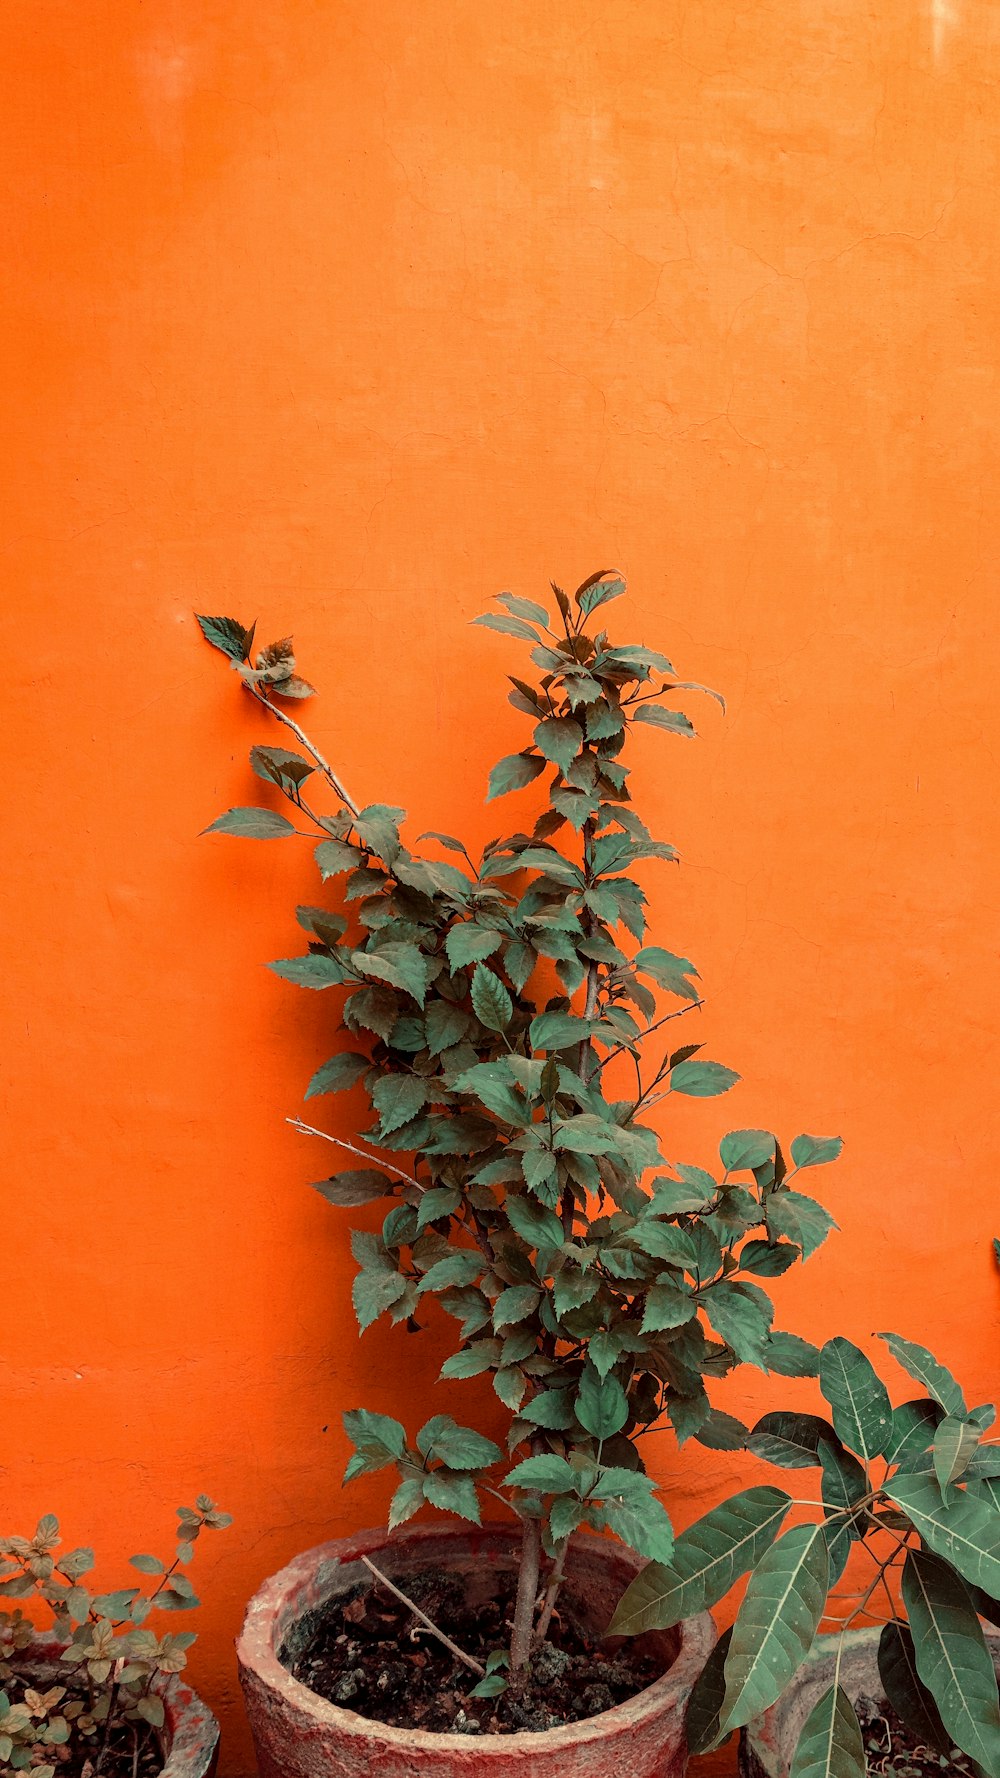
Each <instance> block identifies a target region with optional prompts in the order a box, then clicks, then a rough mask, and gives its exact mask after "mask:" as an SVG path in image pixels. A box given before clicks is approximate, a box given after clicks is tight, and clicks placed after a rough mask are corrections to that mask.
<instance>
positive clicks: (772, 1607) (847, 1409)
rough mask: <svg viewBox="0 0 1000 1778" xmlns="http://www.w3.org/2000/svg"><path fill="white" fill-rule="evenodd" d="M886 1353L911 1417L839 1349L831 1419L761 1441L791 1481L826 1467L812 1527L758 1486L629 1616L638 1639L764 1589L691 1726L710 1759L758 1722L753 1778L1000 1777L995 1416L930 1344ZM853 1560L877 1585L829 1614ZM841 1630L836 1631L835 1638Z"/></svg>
mask: <svg viewBox="0 0 1000 1778" xmlns="http://www.w3.org/2000/svg"><path fill="white" fill-rule="evenodd" d="M881 1338H882V1339H884V1340H885V1341H886V1344H887V1345H888V1347H889V1350H890V1351H891V1352H892V1354H893V1356H894V1358H896V1359H897V1360H898V1362H899V1363H900V1364H901V1365H902V1367H903V1369H904V1370H905V1371H906V1372H907V1373H908V1375H909V1376H910V1377H911V1378H912V1379H913V1380H914V1381H915V1382H917V1383H919V1384H920V1386H921V1389H922V1391H923V1393H922V1394H920V1395H918V1396H916V1397H915V1398H913V1399H911V1400H908V1401H905V1402H903V1403H902V1404H901V1405H899V1406H896V1407H893V1406H892V1404H891V1401H890V1398H889V1394H888V1391H887V1389H886V1387H885V1384H884V1383H883V1382H882V1380H881V1378H880V1377H879V1375H878V1373H877V1372H876V1370H875V1368H874V1366H873V1365H872V1363H871V1361H870V1360H869V1359H868V1358H867V1356H866V1355H865V1353H864V1352H862V1351H861V1350H860V1348H859V1347H857V1346H855V1345H852V1343H851V1342H850V1341H849V1340H845V1339H833V1340H830V1341H828V1342H827V1344H826V1345H825V1346H824V1347H823V1349H822V1351H821V1354H820V1366H819V1380H820V1387H821V1389H822V1391H823V1394H824V1396H825V1398H826V1400H827V1402H828V1403H829V1407H830V1418H829V1419H826V1418H823V1417H822V1416H820V1415H814V1414H800V1413H792V1412H778V1413H770V1414H766V1415H765V1416H764V1418H763V1419H762V1420H760V1421H758V1423H757V1425H756V1426H755V1427H754V1428H753V1431H752V1433H751V1434H750V1437H749V1438H748V1440H747V1448H748V1450H750V1451H752V1452H754V1453H755V1454H756V1455H757V1456H759V1457H764V1458H766V1459H768V1460H769V1461H770V1462H772V1463H776V1464H778V1465H780V1466H781V1467H782V1468H784V1469H794V1470H801V1469H809V1468H816V1469H818V1470H819V1472H820V1499H819V1500H818V1501H817V1502H816V1512H815V1514H814V1515H813V1516H812V1518H808V1519H807V1518H803V1517H802V1515H801V1514H800V1513H798V1512H796V1511H794V1510H793V1509H795V1508H799V1507H801V1506H802V1505H804V1504H805V1503H804V1502H802V1501H799V1500H796V1501H793V1500H792V1498H791V1496H790V1495H789V1494H788V1493H786V1492H785V1490H784V1489H781V1488H773V1487H767V1486H764V1487H756V1488H748V1489H746V1490H744V1491H743V1492H742V1493H740V1494H737V1495H734V1496H733V1497H732V1498H731V1499H729V1500H727V1501H726V1502H724V1504H723V1505H722V1506H719V1507H716V1508H715V1509H714V1511H713V1512H710V1513H708V1514H706V1515H705V1517H704V1518H702V1519H700V1520H699V1521H698V1523H697V1524H695V1525H692V1526H691V1527H690V1529H689V1530H687V1531H685V1532H684V1533H683V1534H682V1536H680V1537H679V1538H678V1539H677V1541H676V1543H675V1545H674V1552H673V1555H672V1556H671V1558H670V1561H669V1562H668V1563H665V1564H657V1563H650V1564H649V1565H648V1566H647V1567H646V1568H645V1569H644V1570H643V1572H642V1573H641V1574H640V1575H639V1576H638V1578H637V1579H636V1580H635V1581H634V1582H633V1583H632V1585H631V1586H630V1587H629V1589H628V1592H627V1593H626V1594H625V1597H624V1598H623V1599H622V1601H621V1603H620V1604H619V1607H618V1610H617V1612H616V1614H615V1618H614V1622H613V1625H612V1628H613V1629H617V1630H620V1631H623V1632H624V1633H626V1634H639V1633H646V1634H648V1633H649V1632H650V1631H651V1630H664V1629H666V1628H668V1627H669V1625H670V1624H671V1623H673V1622H675V1621H676V1614H678V1613H682V1614H686V1613H688V1612H690V1611H698V1610H701V1609H704V1608H705V1607H707V1606H710V1605H713V1604H715V1603H716V1602H717V1601H718V1600H719V1599H721V1598H722V1597H723V1595H724V1594H725V1593H727V1592H728V1591H729V1589H730V1587H731V1586H732V1585H733V1583H734V1581H736V1580H737V1579H738V1578H739V1577H741V1576H742V1575H744V1574H747V1573H749V1580H748V1582H747V1588H746V1592H745V1594H744V1597H743V1601H742V1603H741V1605H740V1608H739V1611H738V1613H737V1615H736V1620H735V1623H734V1624H733V1627H732V1629H731V1630H729V1631H727V1632H726V1634H725V1635H724V1636H722V1637H721V1638H720V1640H719V1642H718V1643H717V1645H716V1647H715V1649H714V1650H713V1652H712V1655H711V1657H710V1658H709V1661H708V1663H707V1665H706V1668H705V1670H704V1673H703V1674H702V1676H701V1678H700V1679H699V1681H698V1683H697V1685H696V1686H695V1689H694V1692H693V1695H692V1699H691V1705H690V1709H689V1714H688V1728H689V1736H690V1740H691V1745H692V1747H693V1748H695V1749H696V1750H697V1751H699V1752H707V1751H708V1750H709V1749H710V1748H713V1747H717V1746H719V1745H720V1744H721V1743H722V1742H723V1741H724V1740H725V1739H726V1738H727V1737H728V1736H729V1735H730V1734H731V1733H732V1731H733V1730H734V1729H737V1728H740V1727H742V1726H744V1725H746V1726H745V1732H744V1735H743V1738H742V1744H741V1750H740V1769H741V1772H742V1773H743V1778H789V1774H791V1778H863V1774H864V1773H865V1771H866V1770H867V1769H868V1766H869V1765H873V1766H875V1767H876V1768H877V1769H878V1770H879V1771H885V1770H886V1769H887V1765H888V1766H891V1767H893V1768H895V1769H897V1770H904V1771H905V1772H906V1773H907V1774H909V1775H910V1778H921V1774H923V1773H927V1774H930V1773H931V1772H933V1773H935V1774H936V1773H938V1772H940V1770H941V1768H942V1767H945V1768H948V1769H953V1770H955V1771H957V1772H961V1773H969V1774H970V1775H971V1774H972V1773H974V1772H977V1773H986V1774H987V1775H988V1778H1000V1700H998V1692H997V1675H996V1669H997V1666H998V1664H1000V1635H997V1634H996V1633H995V1629H996V1627H998V1626H1000V1446H998V1445H997V1444H996V1443H995V1442H991V1441H990V1440H989V1439H988V1438H987V1436H986V1434H987V1431H988V1429H989V1428H990V1427H991V1426H992V1423H993V1419H994V1411H993V1409H992V1408H991V1407H988V1406H987V1407H974V1408H969V1407H968V1406H967V1405H966V1400H965V1397H964V1395H963V1392H962V1390H961V1388H960V1387H959V1385H958V1383H957V1382H956V1381H955V1378H954V1377H953V1376H952V1375H951V1373H950V1372H949V1371H948V1370H946V1369H945V1367H944V1366H943V1365H942V1364H939V1363H938V1361H937V1359H935V1358H934V1357H933V1356H932V1354H931V1353H930V1352H928V1351H927V1350H926V1349H925V1348H924V1347H923V1346H919V1345H915V1344H914V1343H913V1342H912V1341H910V1340H905V1339H901V1338H900V1337H899V1336H898V1335H897V1334H883V1335H882V1336H881ZM790 1517H791V1518H794V1519H795V1520H796V1522H795V1523H794V1524H793V1525H792V1526H791V1529H786V1528H785V1527H786V1525H787V1521H788V1520H789V1518H790ZM855 1549H859V1550H862V1551H863V1552H864V1553H865V1554H866V1556H867V1557H868V1559H869V1562H870V1567H869V1568H868V1570H867V1572H866V1573H865V1575H864V1584H863V1586H862V1587H860V1588H858V1589H857V1590H856V1591H854V1592H853V1593H849V1594H848V1596H847V1604H846V1609H838V1610H836V1611H835V1612H832V1613H831V1612H830V1609H829V1604H828V1596H829V1593H830V1589H831V1588H834V1587H836V1586H837V1585H838V1583H839V1582H840V1580H841V1577H842V1575H843V1572H844V1568H845V1566H846V1563H847V1560H848V1556H849V1555H850V1553H851V1551H852V1550H855ZM841 1598H843V1595H840V1594H838V1595H837V1599H838V1604H839V1601H840V1599H841ZM866 1620H867V1624H868V1627H864V1628H862V1627H860V1626H862V1625H864V1624H865V1623H866ZM872 1620H875V1621H876V1623H879V1622H880V1623H881V1628H878V1627H874V1628H873V1627H871V1624H872ZM983 1620H985V1626H984V1622H983ZM830 1621H833V1622H836V1623H837V1624H838V1629H837V1631H836V1633H833V1634H820V1633H819V1632H820V1629H821V1626H822V1624H823V1623H824V1622H830ZM856 1625H857V1626H859V1627H857V1628H855V1627H854V1626H856ZM991 1626H992V1628H991Z"/></svg>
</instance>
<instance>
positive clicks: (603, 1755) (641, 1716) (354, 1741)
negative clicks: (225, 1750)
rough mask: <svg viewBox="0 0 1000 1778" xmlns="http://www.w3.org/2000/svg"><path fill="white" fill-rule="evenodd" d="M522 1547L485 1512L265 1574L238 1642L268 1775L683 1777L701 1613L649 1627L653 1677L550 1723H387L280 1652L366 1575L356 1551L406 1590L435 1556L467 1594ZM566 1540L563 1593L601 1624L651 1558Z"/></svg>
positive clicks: (704, 1633)
mask: <svg viewBox="0 0 1000 1778" xmlns="http://www.w3.org/2000/svg"><path fill="white" fill-rule="evenodd" d="M519 1546H520V1539H519V1538H518V1536H517V1533H516V1531H512V1530H508V1529H507V1528H506V1527H499V1526H489V1525H487V1526H484V1527H483V1528H482V1529H476V1528H475V1527H473V1526H469V1527H468V1528H465V1527H462V1528H461V1529H459V1528H456V1527H452V1526H450V1525H449V1526H441V1527H439V1526H426V1527H425V1526H420V1527H417V1528H412V1527H411V1528H408V1529H406V1530H403V1531H401V1532H397V1533H395V1534H394V1535H393V1536H391V1537H389V1536H387V1534H386V1532H385V1531H363V1532H361V1533H359V1535H358V1536H356V1537H350V1538H346V1539H344V1540H342V1541H340V1542H337V1543H326V1544H321V1545H320V1546H319V1548H318V1549H314V1550H308V1551H307V1552H306V1554H305V1555H302V1556H299V1557H298V1558H297V1560H296V1561H294V1562H290V1563H289V1565H288V1567H287V1568H283V1569H282V1571H281V1573H280V1574H276V1575H275V1576H274V1578H273V1579H272V1580H268V1581H265V1582H264V1585H263V1586H262V1587H261V1588H260V1591H259V1592H258V1593H257V1594H256V1595H255V1597H254V1598H253V1599H252V1600H251V1601H250V1605H249V1607H248V1609H247V1615H246V1620H245V1622H244V1625H243V1631H242V1634H241V1636H240V1638H239V1641H238V1643H237V1645H236V1648H237V1657H238V1660H239V1668H240V1680H241V1682H242V1685H243V1691H244V1696H245V1698H246V1705H247V1712H248V1714H249V1717H250V1726H251V1729H252V1731H253V1738H254V1743H255V1746H256V1749H257V1762H258V1770H259V1774H260V1778H369V1774H377V1775H378V1778H414V1775H415V1774H421V1775H424V1774H426V1775H427V1778H472V1775H473V1774H475V1775H476V1778H508V1774H510V1775H511V1778H620V1775H622V1774H627V1778H682V1774H683V1772H684V1768H685V1766H686V1765H687V1741H686V1738H685V1733H684V1714H685V1710H686V1707H687V1701H688V1697H689V1696H690V1692H691V1687H692V1686H693V1684H694V1681H695V1680H696V1678H697V1677H698V1674H699V1673H700V1671H701V1669H702V1667H703V1666H704V1664H705V1661H706V1659H707V1657H708V1655H709V1653H710V1651H711V1649H712V1647H713V1645H714V1642H715V1636H716V1631H715V1625H714V1623H713V1622H712V1619H711V1618H710V1617H709V1615H708V1613H707V1612H703V1613H702V1614H701V1615H700V1616H699V1617H696V1618H692V1619H691V1621H690V1622H689V1623H686V1624H682V1625H680V1626H679V1627H678V1628H677V1629H674V1630H667V1631H664V1632H662V1633H660V1634H658V1635H650V1636H648V1637H646V1638H644V1639H643V1641H644V1645H645V1647H646V1649H647V1650H648V1651H650V1652H654V1651H655V1653H656V1655H657V1656H658V1658H659V1659H660V1660H661V1661H662V1665H663V1675H662V1678H660V1679H658V1680H657V1681H656V1682H655V1684H653V1685H651V1686H648V1687H647V1688H646V1690H645V1691H642V1692H639V1693H637V1695H636V1696H635V1697H634V1698H631V1699H629V1701H628V1702H627V1703H625V1704H619V1705H617V1706H616V1707H615V1708H614V1709H613V1710H605V1711H603V1712H602V1713H601V1714H600V1715H599V1716H591V1717H587V1718H586V1719H585V1720H584V1721H581V1722H576V1723H571V1724H568V1725H567V1726H566V1727H564V1728H558V1729H549V1730H546V1731H544V1732H530V1733H529V1732H521V1733H517V1734H513V1735H460V1734H451V1735H441V1734H430V1733H428V1732H427V1731H426V1730H424V1729H397V1728H390V1727H388V1726H387V1725H386V1724H385V1723H380V1722H371V1721H369V1720H368V1719H367V1718H366V1717H363V1716H358V1715H357V1714H356V1713H355V1712H354V1711H353V1710H345V1709H343V1708H342V1707H341V1706H339V1705H337V1704H328V1703H327V1702H326V1700H325V1699H323V1698H319V1697H317V1696H316V1694H315V1692H311V1691H309V1690H308V1688H307V1687H306V1686H304V1685H301V1684H300V1683H299V1681H298V1680H297V1679H293V1678H292V1675H291V1673H289V1671H288V1669H287V1668H286V1667H284V1666H283V1665H282V1660H281V1656H282V1654H287V1655H288V1656H290V1657H292V1658H294V1655H295V1654H296V1653H297V1652H298V1650H299V1649H300V1648H301V1647H302V1646H303V1645H304V1644H305V1642H306V1641H307V1639H308V1637H309V1635H310V1634H311V1629H312V1624H313V1622H314V1621H315V1616H316V1614H317V1613H318V1612H319V1611H320V1610H322V1608H323V1606H324V1605H325V1604H326V1603H327V1601H328V1600H330V1599H333V1598H335V1597H336V1596H337V1595H338V1594H341V1593H345V1592H347V1591H348V1590H349V1589H350V1588H352V1587H355V1586H357V1585H358V1584H359V1582H361V1583H369V1582H370V1578H371V1577H370V1575H369V1573H368V1570H367V1569H366V1568H364V1566H363V1565H362V1564H361V1562H360V1561H359V1560H358V1558H359V1557H360V1556H361V1555H371V1557H372V1560H373V1561H375V1562H377V1564H378V1566H379V1567H380V1568H381V1569H382V1570H383V1572H384V1573H385V1574H387V1575H388V1576H389V1577H390V1578H391V1579H393V1580H396V1581H397V1582H398V1584H399V1585H400V1586H401V1587H403V1589H404V1590H405V1589H406V1578H407V1576H408V1575H413V1574H417V1573H421V1572H426V1571H427V1570H428V1569H431V1570H435V1571H437V1572H439V1573H440V1572H441V1571H442V1570H447V1571H450V1572H452V1573H457V1574H460V1575H463V1576H466V1577H468V1591H469V1593H470V1594H473V1593H474V1592H475V1590H476V1588H477V1583H478V1586H479V1588H481V1590H482V1592H483V1593H485V1594H488V1592H489V1590H490V1582H491V1579H492V1577H493V1576H495V1575H496V1574H497V1573H503V1572H507V1573H513V1572H514V1571H515V1570H516V1568H517V1557H518V1550H519ZM571 1552H572V1553H571V1557H570V1561H569V1562H568V1564H567V1579H566V1593H567V1595H568V1596H569V1597H570V1598H571V1599H572V1601H573V1604H574V1606H575V1609H576V1611H577V1612H578V1613H579V1615H580V1617H581V1618H582V1619H583V1621H584V1622H585V1623H587V1625H588V1627H590V1628H593V1629H597V1630H600V1629H603V1627H604V1626H605V1625H606V1624H607V1623H608V1622H609V1621H610V1618H611V1614H612V1611H613V1609H614V1607H615V1605H616V1604H617V1602H618V1599H619V1598H620V1596H621V1594H622V1593H623V1592H624V1590H625V1588H626V1586H628V1584H629V1582H630V1581H632V1580H633V1579H634V1578H635V1576H636V1574H637V1573H638V1571H639V1569H640V1568H642V1567H644V1566H645V1564H644V1563H643V1561H642V1559H641V1558H640V1557H638V1556H635V1555H633V1554H632V1552H631V1551H630V1550H627V1549H625V1548H624V1546H623V1545H621V1544H618V1543H613V1542H611V1541H610V1540H608V1539H606V1538H599V1537H590V1536H587V1535H578V1536H577V1537H575V1538H574V1540H573V1544H572V1545H571Z"/></svg>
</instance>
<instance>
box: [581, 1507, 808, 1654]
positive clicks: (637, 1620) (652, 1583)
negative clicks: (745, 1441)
mask: <svg viewBox="0 0 1000 1778" xmlns="http://www.w3.org/2000/svg"><path fill="white" fill-rule="evenodd" d="M791 1504H792V1503H791V1499H790V1497H789V1495H787V1494H785V1493H784V1492H783V1491H782V1489H780V1488H769V1487H762V1488H747V1489H745V1490H744V1491H743V1492H742V1493H740V1494H734V1495H733V1496H732V1497H731V1499H729V1500H726V1501H723V1503H722V1505H721V1506H717V1507H714V1508H713V1510H712V1511H711V1512H709V1513H706V1514H705V1515H704V1517H703V1518H701V1519H698V1520H697V1521H696V1522H695V1524H693V1525H691V1526H689V1527H688V1529H687V1530H686V1531H683V1532H682V1533H681V1535H680V1536H679V1537H678V1538H677V1540H676V1543H675V1545H674V1552H673V1556H672V1557H671V1560H670V1563H669V1565H666V1566H662V1565H659V1564H654V1566H653V1567H650V1568H644V1569H643V1570H642V1572H641V1573H640V1574H638V1575H637V1576H636V1578H635V1580H634V1581H633V1582H632V1584H631V1585H630V1586H629V1588H628V1589H627V1591H626V1592H625V1593H624V1594H623V1596H622V1598H621V1600H620V1601H619V1604H618V1608H617V1610H616V1612H615V1615H614V1618H613V1619H612V1621H611V1625H610V1634H612V1635H616V1636H639V1635H642V1634H643V1632H644V1631H646V1630H667V1629H669V1628H670V1627H671V1625H673V1624H679V1623H682V1622H683V1621H684V1619H685V1618H689V1617H693V1616H694V1615H695V1614H696V1613H697V1612H699V1611H704V1610H706V1609H707V1608H708V1607H709V1606H711V1605H714V1604H715V1603H716V1602H717V1600H719V1599H721V1598H723V1597H724V1595H725V1594H726V1593H728V1592H729V1589H730V1587H732V1586H733V1585H734V1584H735V1583H736V1581H737V1580H738V1579H739V1578H740V1575H742V1574H746V1573H747V1572H748V1571H749V1570H750V1569H752V1568H755V1567H756V1565H757V1563H758V1562H759V1561H760V1560H761V1558H762V1556H763V1555H764V1552H765V1550H767V1549H768V1548H769V1546H770V1545H771V1544H772V1543H773V1542H774V1539H775V1537H776V1536H777V1535H778V1532H779V1530H780V1528H781V1525H782V1523H783V1521H784V1519H785V1516H786V1514H787V1512H788V1509H789V1507H790V1506H791Z"/></svg>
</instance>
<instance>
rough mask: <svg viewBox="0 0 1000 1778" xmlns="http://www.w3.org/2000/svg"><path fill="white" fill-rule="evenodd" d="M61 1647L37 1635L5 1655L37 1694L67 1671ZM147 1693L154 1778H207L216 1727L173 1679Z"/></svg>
mask: <svg viewBox="0 0 1000 1778" xmlns="http://www.w3.org/2000/svg"><path fill="white" fill-rule="evenodd" d="M65 1646H66V1644H65V1642H64V1641H61V1640H60V1639H59V1638H58V1637H56V1636H53V1635H52V1634H51V1633H47V1634H44V1635H41V1636H39V1637H38V1638H37V1640H36V1641H34V1642H29V1644H28V1646H27V1648H25V1649H23V1650H19V1651H18V1653H17V1655H16V1656H14V1655H8V1657H7V1658H8V1660H9V1661H10V1664H11V1666H15V1667H16V1670H17V1672H18V1674H19V1675H22V1676H24V1677H27V1678H30V1679H31V1680H32V1682H33V1683H34V1684H35V1686H36V1687H37V1688H38V1690H40V1691H45V1690H46V1689H47V1687H48V1686H50V1685H63V1684H65V1682H66V1677H67V1674H71V1673H72V1669H71V1668H67V1667H64V1666H63V1665H62V1663H61V1662H60V1660H59V1658H58V1657H59V1652H60V1650H61V1649H63V1648H65ZM152 1690H153V1691H154V1692H155V1693H156V1694H157V1696H158V1697H160V1698H162V1699H163V1710H164V1715H165V1717H166V1721H165V1723H164V1725H163V1728H162V1729H158V1730H156V1734H157V1736H158V1738H159V1742H160V1746H161V1748H162V1749H163V1755H164V1761H163V1765H162V1767H161V1768H160V1778H212V1774H213V1773H214V1771H215V1768H216V1765H217V1763H218V1758H219V1725H218V1723H217V1721H216V1719H215V1717H214V1716H213V1715H212V1712H211V1710H209V1708H208V1705H207V1704H203V1703H202V1701H201V1699H200V1698H199V1697H198V1695H197V1693H196V1692H193V1691H192V1690H191V1687H190V1686H189V1685H185V1684H184V1681H183V1679H182V1677H181V1675H180V1674H179V1673H173V1674H170V1675H162V1674H158V1675H157V1677H156V1678H155V1679H154V1680H153V1684H152Z"/></svg>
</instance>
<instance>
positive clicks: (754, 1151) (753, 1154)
mask: <svg viewBox="0 0 1000 1778" xmlns="http://www.w3.org/2000/svg"><path fill="white" fill-rule="evenodd" d="M774 1145H775V1138H774V1137H773V1136H772V1135H771V1132H770V1130H730V1132H729V1134H728V1136H723V1138H722V1141H721V1142H720V1143H719V1158H720V1160H721V1161H722V1165H723V1166H724V1167H725V1169H726V1172H727V1173H742V1172H744V1171H745V1170H746V1169H747V1168H750V1169H751V1170H752V1169H753V1168H754V1167H763V1166H765V1165H766V1163H767V1162H768V1161H769V1160H771V1159H772V1158H773V1155H774Z"/></svg>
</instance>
